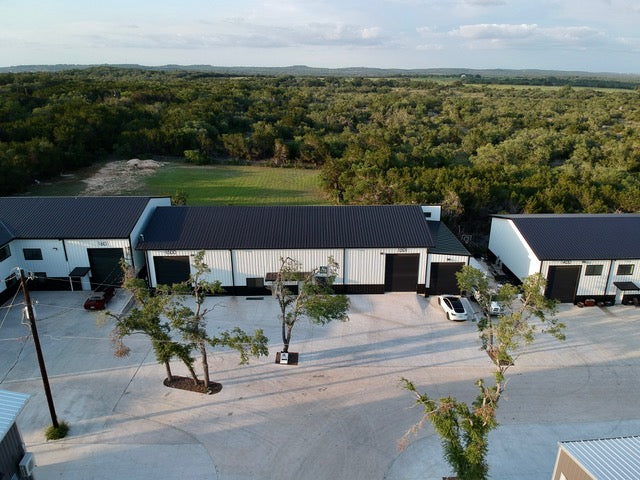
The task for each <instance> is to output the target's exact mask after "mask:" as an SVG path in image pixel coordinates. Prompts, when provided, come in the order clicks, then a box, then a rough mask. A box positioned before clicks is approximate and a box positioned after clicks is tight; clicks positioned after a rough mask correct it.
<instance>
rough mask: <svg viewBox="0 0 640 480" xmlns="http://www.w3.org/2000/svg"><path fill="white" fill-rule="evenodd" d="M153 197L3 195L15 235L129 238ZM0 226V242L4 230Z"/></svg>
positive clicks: (0, 214)
mask: <svg viewBox="0 0 640 480" xmlns="http://www.w3.org/2000/svg"><path fill="white" fill-rule="evenodd" d="M149 200H150V197H0V222H1V223H2V224H3V225H4V227H5V229H6V230H7V232H8V233H9V235H10V236H11V239H13V238H33V239H54V238H59V239H65V238H126V237H128V236H129V235H130V234H131V231H132V230H133V228H134V227H135V225H136V222H137V221H138V219H139V218H140V215H141V214H142V212H143V211H144V209H145V207H146V206H147V204H148V203H149ZM1 232H2V229H1V228H0V242H1V240H2V238H4V237H3V234H2V233H1Z"/></svg>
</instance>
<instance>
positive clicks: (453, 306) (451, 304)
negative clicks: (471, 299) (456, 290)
mask: <svg viewBox="0 0 640 480" xmlns="http://www.w3.org/2000/svg"><path fill="white" fill-rule="evenodd" d="M438 305H440V306H441V307H442V309H443V310H444V313H446V315H447V319H449V320H454V321H456V322H464V321H465V320H467V319H468V318H469V316H468V315H467V311H466V310H465V309H464V305H462V302H461V301H460V297H457V296H455V295H440V296H438Z"/></svg>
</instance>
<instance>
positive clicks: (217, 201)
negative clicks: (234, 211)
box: [145, 164, 328, 205]
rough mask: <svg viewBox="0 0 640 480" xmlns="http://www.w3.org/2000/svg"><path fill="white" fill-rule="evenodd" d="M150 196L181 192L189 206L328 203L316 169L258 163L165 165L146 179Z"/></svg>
mask: <svg viewBox="0 0 640 480" xmlns="http://www.w3.org/2000/svg"><path fill="white" fill-rule="evenodd" d="M145 183H146V190H147V193H148V194H152V195H167V194H168V195H171V194H174V193H175V192H176V191H184V192H186V193H187V195H188V204H189V205H320V204H326V203H328V201H327V199H326V197H325V196H324V195H323V192H322V190H321V188H320V175H319V172H318V171H317V170H301V169H292V168H268V167H260V166H229V165H224V166H192V165H184V164H173V165H168V166H166V167H164V168H161V169H160V170H158V171H157V172H156V173H155V174H154V175H152V176H150V177H148V178H146V179H145Z"/></svg>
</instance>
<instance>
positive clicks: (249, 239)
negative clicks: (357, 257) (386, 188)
mask: <svg viewBox="0 0 640 480" xmlns="http://www.w3.org/2000/svg"><path fill="white" fill-rule="evenodd" d="M143 237H144V239H143V240H142V241H141V243H140V244H139V246H138V248H140V249H142V250H195V249H207V250H219V249H230V248H233V249H252V248H259V249H278V248H382V247H404V248H407V247H430V246H432V245H433V241H432V239H431V235H430V233H429V227H428V226H427V222H426V221H425V220H424V216H423V214H422V210H421V209H420V207H419V206H417V205H408V206H407V205H403V206H398V205H390V206H340V207H330V206H286V207H228V206H221V207H158V208H156V210H155V212H154V213H153V215H152V217H151V219H150V221H149V224H148V226H147V228H146V230H145V231H144V234H143Z"/></svg>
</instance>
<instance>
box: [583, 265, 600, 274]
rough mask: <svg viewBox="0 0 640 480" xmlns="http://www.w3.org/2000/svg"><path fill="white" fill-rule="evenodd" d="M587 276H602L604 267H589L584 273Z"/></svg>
mask: <svg viewBox="0 0 640 480" xmlns="http://www.w3.org/2000/svg"><path fill="white" fill-rule="evenodd" d="M584 274H585V275H590V276H591V275H594V276H599V275H602V265H587V269H586V270H585V272H584Z"/></svg>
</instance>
